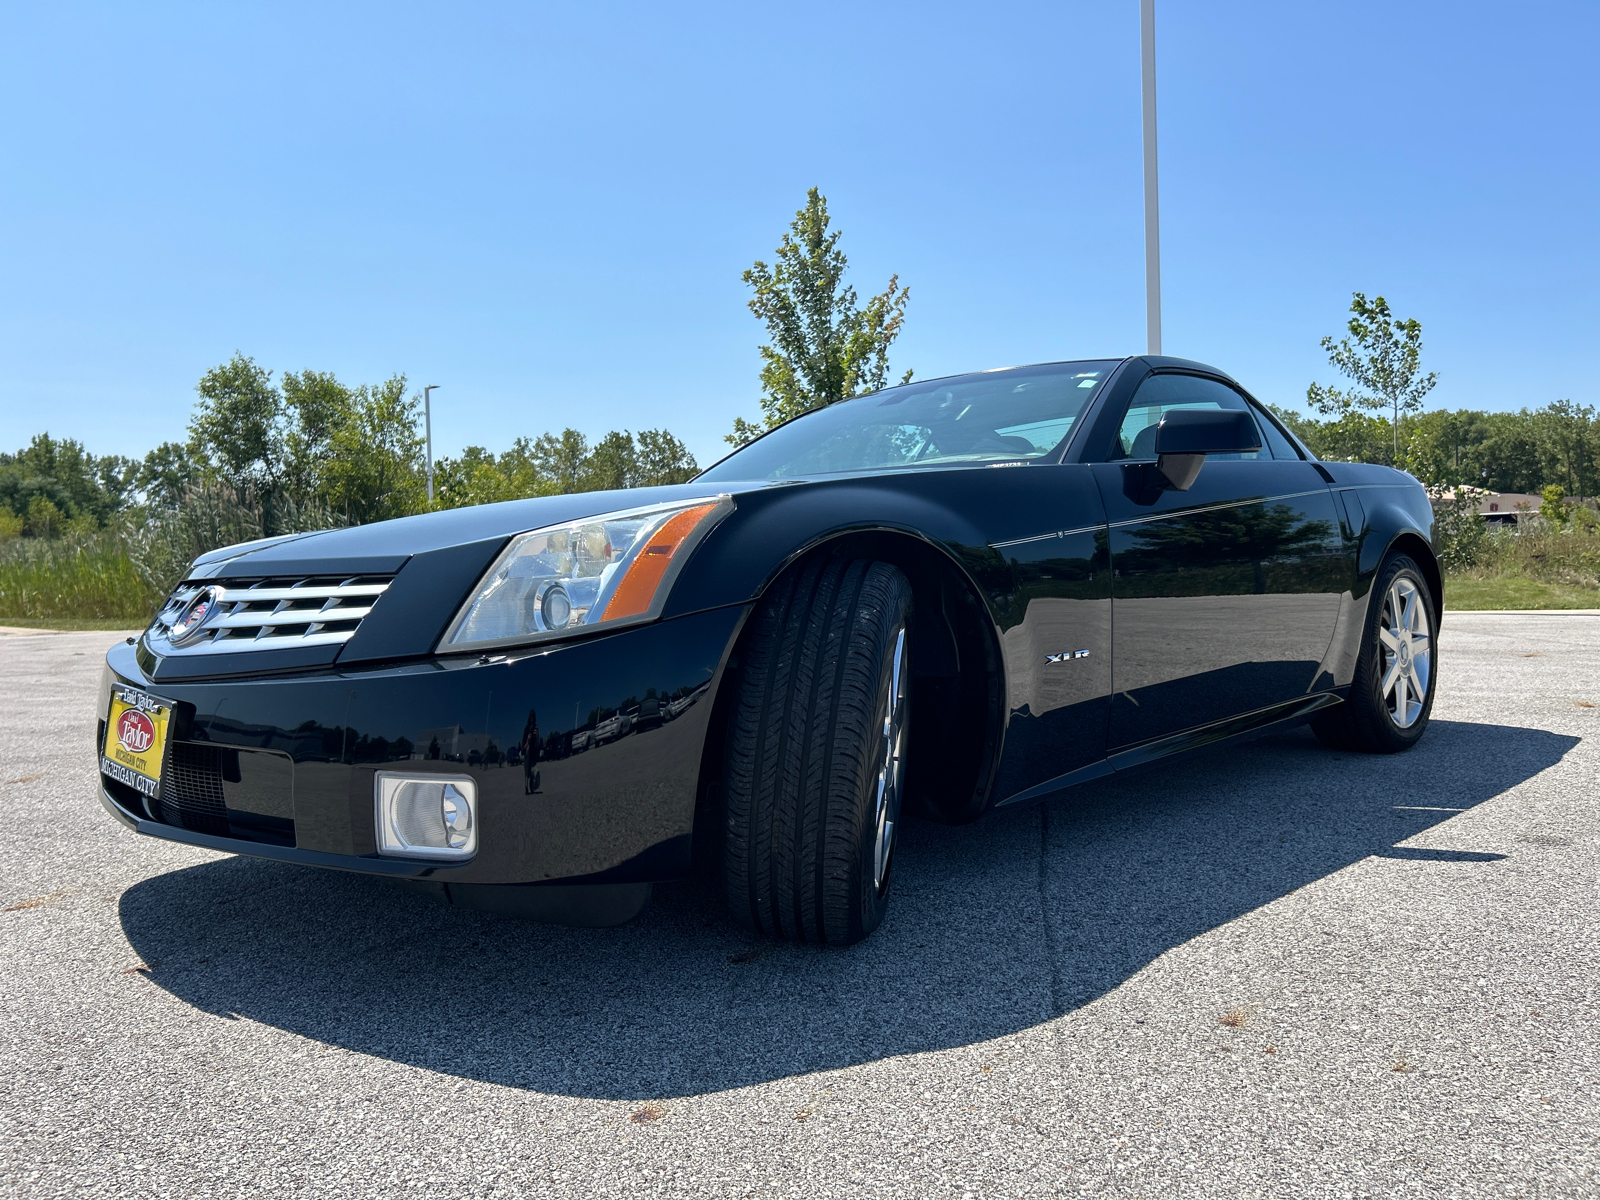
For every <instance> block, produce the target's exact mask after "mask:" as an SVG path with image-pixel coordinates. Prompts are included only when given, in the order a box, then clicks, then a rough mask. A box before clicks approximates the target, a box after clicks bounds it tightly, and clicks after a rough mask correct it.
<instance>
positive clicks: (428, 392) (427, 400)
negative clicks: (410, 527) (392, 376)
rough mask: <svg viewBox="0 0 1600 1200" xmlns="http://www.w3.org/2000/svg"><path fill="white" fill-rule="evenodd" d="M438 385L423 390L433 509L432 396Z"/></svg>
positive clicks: (429, 505)
mask: <svg viewBox="0 0 1600 1200" xmlns="http://www.w3.org/2000/svg"><path fill="white" fill-rule="evenodd" d="M438 386H439V385H438V384H437V383H430V384H429V385H428V386H427V387H425V388H423V389H422V429H423V432H424V433H426V434H427V437H428V507H429V508H432V507H433V403H432V399H431V397H432V394H433V392H434V390H435V389H436V388H438Z"/></svg>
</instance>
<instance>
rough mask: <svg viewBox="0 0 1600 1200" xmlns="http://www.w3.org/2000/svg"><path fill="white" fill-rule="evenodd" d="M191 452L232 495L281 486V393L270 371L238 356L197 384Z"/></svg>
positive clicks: (283, 449) (282, 440) (283, 443)
mask: <svg viewBox="0 0 1600 1200" xmlns="http://www.w3.org/2000/svg"><path fill="white" fill-rule="evenodd" d="M195 391H196V392H197V393H198V394H199V396H200V402H199V403H198V404H196V405H195V409H194V415H193V416H191V417H190V418H189V452H190V453H191V454H192V455H193V456H194V457H195V458H197V459H198V460H199V461H200V463H201V464H202V466H203V467H205V468H208V469H209V470H211V471H212V472H214V473H215V474H216V475H217V477H218V478H219V479H221V480H222V481H223V482H224V483H226V484H228V485H229V486H230V487H232V488H234V489H235V490H236V491H244V490H254V491H257V492H266V491H270V490H271V489H273V488H275V487H276V486H278V485H279V484H280V483H281V482H282V476H283V465H284V455H285V451H286V446H285V442H284V433H285V430H284V416H285V412H284V402H283V393H282V392H280V391H279V390H278V389H277V388H276V387H274V386H273V383H272V372H271V371H268V370H266V369H265V368H263V367H258V366H257V365H256V361H255V359H253V358H250V357H247V356H246V355H244V354H241V353H239V352H238V351H235V352H234V355H233V357H232V358H231V359H229V360H228V361H227V362H226V363H224V364H222V366H220V367H212V368H211V370H209V371H207V372H206V373H205V374H204V375H202V376H201V377H200V382H199V383H198V384H196V385H195Z"/></svg>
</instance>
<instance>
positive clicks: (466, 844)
mask: <svg viewBox="0 0 1600 1200" xmlns="http://www.w3.org/2000/svg"><path fill="white" fill-rule="evenodd" d="M376 792H377V808H378V812H377V816H378V853H379V854H385V855H388V856H390V857H393V858H435V859H448V860H460V859H467V858H471V857H472V856H473V855H474V854H476V853H477V852H478V788H477V785H476V784H475V783H473V781H472V780H471V779H470V778H468V777H467V776H465V775H397V774H394V773H392V772H390V771H379V772H378V779H377V784H376Z"/></svg>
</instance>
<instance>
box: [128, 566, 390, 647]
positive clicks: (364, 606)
mask: <svg viewBox="0 0 1600 1200" xmlns="http://www.w3.org/2000/svg"><path fill="white" fill-rule="evenodd" d="M391 582H393V576H387V575H353V576H339V575H316V576H309V577H303V578H294V579H281V578H280V579H258V580H251V581H238V582H229V581H227V580H216V581H211V580H205V581H191V582H187V583H182V584H179V585H178V588H177V589H176V590H175V591H174V592H173V593H172V597H171V598H170V599H169V600H168V601H167V603H166V605H165V607H163V608H162V610H161V612H160V613H158V614H157V616H156V620H155V624H154V625H152V626H151V627H150V635H149V636H150V640H151V642H152V643H153V648H155V649H156V650H158V652H160V653H163V654H224V653H229V652H233V651H240V650H283V649H288V648H290V647H295V646H326V645H338V644H340V643H342V642H347V641H349V640H350V639H351V638H352V637H353V636H354V635H355V632H356V630H357V629H358V628H359V627H360V625H361V620H362V618H363V617H365V616H366V615H367V614H368V613H370V612H371V611H372V606H373V605H374V604H375V603H376V602H377V600H378V597H379V596H381V595H383V593H384V592H385V591H386V590H387V589H388V587H389V584H390V583H391ZM208 588H214V589H216V593H217V596H216V606H215V611H213V612H212V613H210V614H209V615H208V616H206V618H205V619H204V620H203V621H202V622H201V623H200V625H199V627H198V628H197V629H196V630H194V631H193V632H192V633H191V634H190V636H189V637H187V638H181V639H179V641H178V642H177V643H176V644H175V643H174V641H173V636H172V626H173V624H174V623H175V622H177V621H178V620H179V619H180V618H181V617H182V616H183V615H184V614H185V612H186V611H187V610H188V609H189V606H190V605H191V604H193V603H194V602H195V601H196V600H197V599H198V598H200V597H201V596H202V595H203V594H204V593H205V592H206V590H207V589H208Z"/></svg>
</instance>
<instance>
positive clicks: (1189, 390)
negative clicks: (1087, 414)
mask: <svg viewBox="0 0 1600 1200" xmlns="http://www.w3.org/2000/svg"><path fill="white" fill-rule="evenodd" d="M1175 408H1219V409H1227V410H1229V411H1232V412H1240V411H1243V412H1249V411H1250V406H1249V405H1248V404H1246V403H1245V400H1244V397H1243V396H1241V395H1239V393H1238V392H1236V391H1234V390H1233V389H1232V388H1230V387H1227V386H1225V385H1223V384H1220V383H1217V382H1216V381H1215V380H1212V379H1201V378H1200V377H1199V376H1197V375H1152V376H1150V378H1149V379H1146V380H1145V381H1144V382H1143V383H1141V384H1140V385H1139V390H1138V391H1137V392H1135V393H1134V394H1133V399H1132V400H1131V401H1130V402H1129V404H1128V412H1127V415H1126V416H1124V417H1123V418H1122V428H1121V430H1120V431H1119V436H1118V440H1117V443H1116V444H1115V445H1113V446H1112V447H1111V457H1112V458H1114V459H1118V458H1131V459H1147V458H1154V457H1155V456H1156V426H1157V425H1158V424H1160V422H1161V418H1162V416H1163V415H1164V414H1166V413H1168V412H1171V411H1172V410H1173V409H1175ZM1256 423H1257V424H1258V425H1260V424H1263V422H1262V421H1261V420H1260V418H1259V417H1258V418H1256ZM1279 436H1280V437H1281V436H1282V435H1281V434H1280V435H1279ZM1262 445H1263V449H1261V450H1252V451H1250V452H1249V453H1248V454H1213V455H1211V456H1210V457H1212V458H1214V459H1217V460H1228V459H1248V458H1272V457H1273V455H1272V454H1271V453H1268V451H1267V450H1266V449H1265V447H1267V446H1270V445H1271V443H1270V442H1263V443H1262ZM1288 457H1291V458H1298V457H1299V455H1296V454H1294V453H1293V452H1292V451H1291V452H1290V454H1289V455H1288Z"/></svg>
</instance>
